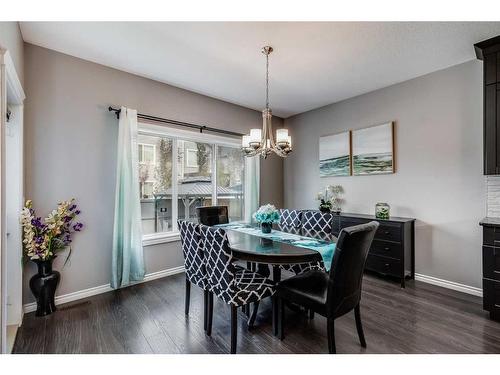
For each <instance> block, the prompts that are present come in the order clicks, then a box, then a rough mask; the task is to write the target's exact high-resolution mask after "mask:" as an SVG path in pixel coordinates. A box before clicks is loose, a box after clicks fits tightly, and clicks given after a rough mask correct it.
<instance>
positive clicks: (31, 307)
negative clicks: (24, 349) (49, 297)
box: [23, 266, 184, 313]
mask: <svg viewBox="0 0 500 375" xmlns="http://www.w3.org/2000/svg"><path fill="white" fill-rule="evenodd" d="M182 272H184V266H179V267H174V268H169V269H167V270H162V271H158V272H152V273H148V274H146V275H145V276H144V280H142V281H139V282H136V283H133V284H131V285H135V284H141V283H145V282H148V281H152V280H156V279H160V278H162V277H166V276H171V275H175V274H178V273H182ZM112 290H114V289H113V288H111V286H110V285H109V284H107V285H100V286H96V287H93V288H88V289H83V290H79V291H77V292H73V293H68V294H62V295H60V296H56V298H55V302H56V305H61V304H63V303H68V302H73V301H77V300H79V299H83V298H87V297H91V296H95V295H96V294H102V293H106V292H110V291H112ZM23 310H24V313H29V312H32V311H35V310H36V302H32V303H27V304H25V305H24V306H23Z"/></svg>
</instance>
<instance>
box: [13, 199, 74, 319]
mask: <svg viewBox="0 0 500 375" xmlns="http://www.w3.org/2000/svg"><path fill="white" fill-rule="evenodd" d="M74 202H75V200H74V199H70V200H68V201H63V202H60V203H59V204H58V205H57V209H55V210H53V211H52V212H51V213H50V214H49V216H47V217H46V218H45V219H43V220H42V218H41V217H37V216H36V214H35V210H34V209H33V203H32V202H31V200H28V201H26V204H25V206H24V208H23V210H22V212H21V225H22V227H23V250H24V254H23V255H24V259H26V260H31V261H32V262H34V263H36V265H37V267H38V273H37V274H36V275H34V276H33V277H32V278H31V279H30V288H31V291H32V292H33V295H34V296H35V298H36V301H37V310H36V316H44V315H48V314H50V313H52V312H54V311H55V310H56V307H55V303H54V296H55V292H56V288H57V285H58V284H59V279H60V274H59V272H57V271H53V270H52V261H53V260H54V258H56V257H57V254H58V253H60V252H62V251H64V250H66V249H67V248H69V253H68V256H67V257H66V261H65V263H64V264H66V263H67V261H68V260H69V258H70V256H71V246H70V244H71V236H72V234H73V233H75V232H80V231H81V230H82V228H83V224H82V223H79V222H75V218H76V217H77V216H78V215H79V214H80V210H78V209H77V206H76V204H75V203H74Z"/></svg>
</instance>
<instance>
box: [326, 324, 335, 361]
mask: <svg viewBox="0 0 500 375" xmlns="http://www.w3.org/2000/svg"><path fill="white" fill-rule="evenodd" d="M326 327H327V328H326V329H327V331H328V352H329V353H330V354H336V353H337V349H336V348H335V323H334V319H333V318H328V319H327V321H326Z"/></svg>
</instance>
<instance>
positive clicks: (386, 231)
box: [384, 230, 500, 242]
mask: <svg viewBox="0 0 500 375" xmlns="http://www.w3.org/2000/svg"><path fill="white" fill-rule="evenodd" d="M384 234H390V232H389V231H388V230H385V231H384ZM495 241H496V240H495ZM498 242H500V241H498Z"/></svg>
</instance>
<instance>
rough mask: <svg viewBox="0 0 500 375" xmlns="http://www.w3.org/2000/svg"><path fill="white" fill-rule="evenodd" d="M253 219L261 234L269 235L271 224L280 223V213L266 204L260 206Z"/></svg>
mask: <svg viewBox="0 0 500 375" xmlns="http://www.w3.org/2000/svg"><path fill="white" fill-rule="evenodd" d="M253 218H254V219H255V221H256V222H257V223H260V226H261V229H262V233H271V228H272V224H273V223H279V221H280V213H279V211H278V210H277V209H276V207H274V206H273V205H272V204H266V205H264V206H260V208H259V209H258V210H257V212H255V213H254V214H253Z"/></svg>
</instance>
